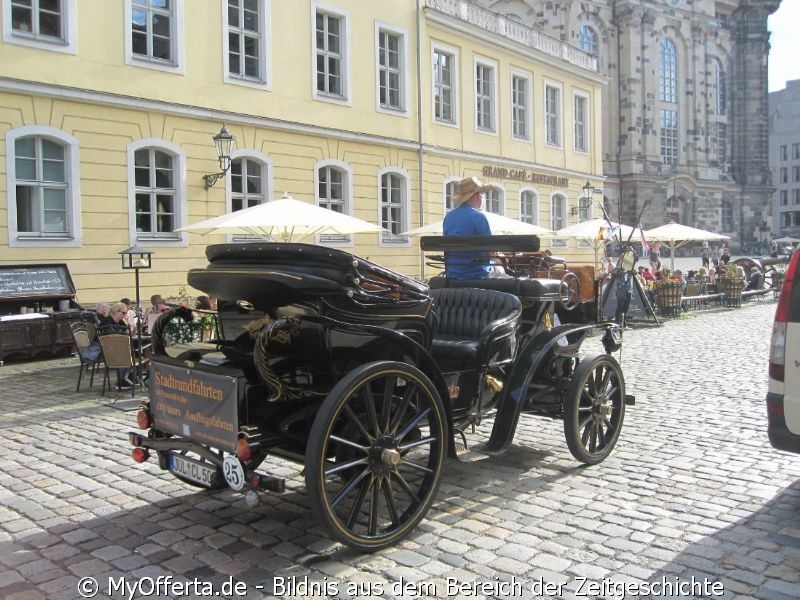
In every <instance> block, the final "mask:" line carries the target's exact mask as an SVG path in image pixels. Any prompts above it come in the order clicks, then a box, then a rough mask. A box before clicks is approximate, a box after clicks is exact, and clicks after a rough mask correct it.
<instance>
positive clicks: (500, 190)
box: [483, 183, 506, 217]
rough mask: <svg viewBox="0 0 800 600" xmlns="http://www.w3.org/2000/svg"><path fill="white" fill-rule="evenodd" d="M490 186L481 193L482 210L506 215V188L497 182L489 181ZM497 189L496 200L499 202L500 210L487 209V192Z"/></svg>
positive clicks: (502, 215)
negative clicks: (489, 188) (490, 187)
mask: <svg viewBox="0 0 800 600" xmlns="http://www.w3.org/2000/svg"><path fill="white" fill-rule="evenodd" d="M489 185H491V186H492V189H491V190H488V191H487V192H485V193H484V194H483V210H484V211H486V212H490V213H493V214H495V215H500V216H501V217H505V216H506V188H505V186H504V185H502V184H499V183H491V184H489ZM495 190H496V191H497V196H498V198H497V199H498V202H499V203H500V211H499V212H495V211H493V210H489V193H490V192H492V191H495Z"/></svg>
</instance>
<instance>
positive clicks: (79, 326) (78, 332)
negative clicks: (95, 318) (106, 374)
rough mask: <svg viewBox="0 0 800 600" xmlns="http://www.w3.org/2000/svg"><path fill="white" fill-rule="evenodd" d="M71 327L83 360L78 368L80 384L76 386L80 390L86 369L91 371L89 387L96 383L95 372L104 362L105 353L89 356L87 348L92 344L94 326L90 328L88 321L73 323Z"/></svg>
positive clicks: (88, 371) (79, 356)
mask: <svg viewBox="0 0 800 600" xmlns="http://www.w3.org/2000/svg"><path fill="white" fill-rule="evenodd" d="M70 329H71V330H72V339H73V341H74V342H75V347H76V348H77V350H78V358H79V359H80V361H81V364H80V369H79V370H78V385H77V386H76V387H75V391H76V392H80V391H81V378H82V377H83V371H84V370H86V372H87V373H91V378H90V379H89V387H90V388H91V387H92V386H93V385H94V372H95V371H96V370H97V366H98V365H102V364H103V353H102V352H101V353H100V354H99V355H98V356H97V358H91V357H89V356H87V349H88V348H89V346H91V345H92V339H93V337H94V336H93V329H94V328H92V329H90V328H89V325H88V324H87V323H83V322H80V323H73V324H72V325H71V326H70Z"/></svg>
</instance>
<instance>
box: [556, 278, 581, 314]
mask: <svg viewBox="0 0 800 600" xmlns="http://www.w3.org/2000/svg"><path fill="white" fill-rule="evenodd" d="M558 299H559V301H560V302H561V306H563V307H564V309H565V310H572V309H574V308H575V307H576V306H578V304H579V303H580V300H581V281H580V279H578V276H577V275H575V273H573V272H572V271H567V272H566V273H564V275H563V277H561V285H560V286H558Z"/></svg>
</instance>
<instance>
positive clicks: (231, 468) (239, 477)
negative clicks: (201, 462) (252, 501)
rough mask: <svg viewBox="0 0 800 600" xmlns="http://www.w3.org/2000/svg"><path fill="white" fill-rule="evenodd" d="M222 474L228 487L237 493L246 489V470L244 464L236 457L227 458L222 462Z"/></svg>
mask: <svg viewBox="0 0 800 600" xmlns="http://www.w3.org/2000/svg"><path fill="white" fill-rule="evenodd" d="M222 474H223V475H225V481H227V482H228V487H229V488H231V489H232V490H236V491H237V492H238V491H239V490H240V489H242V488H243V487H244V469H243V468H242V463H240V462H239V459H238V458H236V457H235V456H226V457H225V460H223V461H222Z"/></svg>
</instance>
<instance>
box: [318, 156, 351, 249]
mask: <svg viewBox="0 0 800 600" xmlns="http://www.w3.org/2000/svg"><path fill="white" fill-rule="evenodd" d="M315 173H316V188H317V197H316V202H317V206H320V207H322V208H327V209H328V210H332V211H334V212H338V213H342V214H345V215H349V214H351V208H350V203H351V202H352V198H351V196H352V187H351V186H352V183H351V182H352V176H351V171H350V169H349V167H348V166H347V165H345V164H344V163H340V162H339V161H326V162H322V163H319V164H318V165H317V168H316V172H315ZM351 240H352V238H351V236H349V235H321V236H320V241H321V242H334V243H349V242H351Z"/></svg>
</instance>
